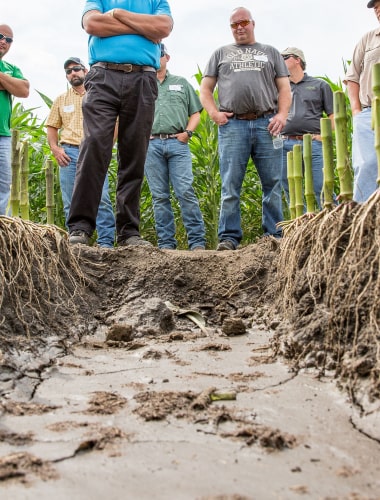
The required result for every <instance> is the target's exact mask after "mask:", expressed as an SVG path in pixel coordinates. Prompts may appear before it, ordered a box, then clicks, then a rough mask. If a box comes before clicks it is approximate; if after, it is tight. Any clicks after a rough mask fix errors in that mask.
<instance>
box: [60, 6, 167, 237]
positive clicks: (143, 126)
mask: <svg viewBox="0 0 380 500" xmlns="http://www.w3.org/2000/svg"><path fill="white" fill-rule="evenodd" d="M116 4H117V8H115V5H116ZM82 24H83V27H84V29H85V31H86V32H87V33H88V34H89V35H90V37H89V43H88V49H89V61H90V65H91V69H90V71H89V72H88V74H87V76H86V79H85V87H86V90H87V93H86V96H85V99H84V101H83V123H84V139H83V142H82V145H81V149H80V153H79V158H78V171H77V175H76V178H75V185H74V191H73V197H72V201H71V207H70V215H69V220H68V226H69V231H70V237H69V242H70V243H71V244H78V243H81V244H88V242H89V238H90V236H91V235H92V232H93V231H94V229H95V219H96V214H97V210H98V206H99V201H100V197H101V192H102V187H103V184H104V179H105V176H106V174H107V169H108V165H109V163H110V160H111V155H112V147H113V139H114V129H115V125H116V122H117V120H118V137H117V140H118V174H117V175H118V177H117V178H118V181H117V190H116V233H117V244H118V245H119V246H131V245H150V243H148V242H147V241H145V240H144V239H142V238H141V236H140V231H139V224H140V191H141V184H142V181H143V178H144V164H145V157H146V151H147V148H148V144H149V138H150V133H151V129H152V123H153V117H154V103H155V100H156V97H157V79H156V71H157V69H158V68H159V67H160V52H161V46H160V43H161V40H162V39H163V38H166V37H167V36H168V35H169V34H170V32H171V30H172V24H173V21H172V18H171V12H170V7H169V4H168V1H167V0H145V1H144V2H142V1H137V0H118V1H117V2H115V0H86V2H85V6H84V11H83V18H82Z"/></svg>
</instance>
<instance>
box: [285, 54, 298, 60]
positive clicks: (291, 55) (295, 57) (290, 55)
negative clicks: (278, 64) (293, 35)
mask: <svg viewBox="0 0 380 500" xmlns="http://www.w3.org/2000/svg"><path fill="white" fill-rule="evenodd" d="M282 57H283V58H284V61H286V60H287V59H289V57H294V59H297V56H294V55H293V54H289V55H287V56H282Z"/></svg>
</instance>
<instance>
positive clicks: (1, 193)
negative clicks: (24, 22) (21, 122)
mask: <svg viewBox="0 0 380 500" xmlns="http://www.w3.org/2000/svg"><path fill="white" fill-rule="evenodd" d="M12 42H13V32H12V30H11V28H10V27H9V26H8V25H7V24H1V25H0V215H6V212H7V206H8V202H9V196H10V192H11V182H12V173H11V130H10V124H11V114H12V96H16V97H28V95H29V82H28V81H27V80H26V79H25V78H24V77H23V75H22V73H21V70H20V69H19V68H17V67H16V66H13V64H10V63H8V62H5V61H3V57H4V56H5V54H7V52H8V51H9V49H10V48H11V45H12Z"/></svg>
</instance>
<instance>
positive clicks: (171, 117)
mask: <svg viewBox="0 0 380 500" xmlns="http://www.w3.org/2000/svg"><path fill="white" fill-rule="evenodd" d="M169 59H170V56H169V54H168V52H167V50H166V47H165V45H164V44H161V59H160V68H159V70H158V71H157V83H158V97H157V100H156V104H155V113H154V122H153V127H152V135H151V137H150V142H149V147H148V153H147V157H146V162H145V175H146V178H147V180H148V184H149V188H150V191H151V193H152V199H153V210H154V218H155V223H156V232H157V236H158V247H159V248H162V249H170V250H175V249H176V248H177V240H176V238H175V231H176V228H175V221H174V214H173V209H172V205H171V201H170V185H171V186H172V187H173V191H174V194H175V196H176V197H177V199H178V201H179V205H180V208H181V213H182V220H183V224H184V226H185V229H186V233H187V239H188V245H189V248H190V250H204V249H205V245H206V241H205V228H204V222H203V218H202V214H201V211H200V208H199V203H198V200H197V197H196V196H195V193H194V189H193V171H192V160H191V153H190V148H189V145H188V141H189V140H190V139H191V136H192V135H193V132H194V130H195V129H196V127H197V126H198V124H199V121H200V112H201V110H202V105H201V103H200V101H199V98H198V96H197V94H196V93H195V90H194V89H193V87H192V86H191V84H190V83H189V82H188V81H187V80H186V79H185V78H183V77H181V76H175V75H172V74H170V73H169V71H168V70H167V69H166V64H167V62H168V61H169Z"/></svg>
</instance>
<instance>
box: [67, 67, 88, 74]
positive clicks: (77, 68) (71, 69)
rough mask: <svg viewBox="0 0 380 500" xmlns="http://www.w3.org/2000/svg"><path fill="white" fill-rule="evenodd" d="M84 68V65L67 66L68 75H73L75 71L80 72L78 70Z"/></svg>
mask: <svg viewBox="0 0 380 500" xmlns="http://www.w3.org/2000/svg"><path fill="white" fill-rule="evenodd" d="M83 69H84V68H83V66H72V67H71V68H67V69H66V70H65V71H66V75H71V73H72V72H73V71H75V73H78V71H82V70H83Z"/></svg>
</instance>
